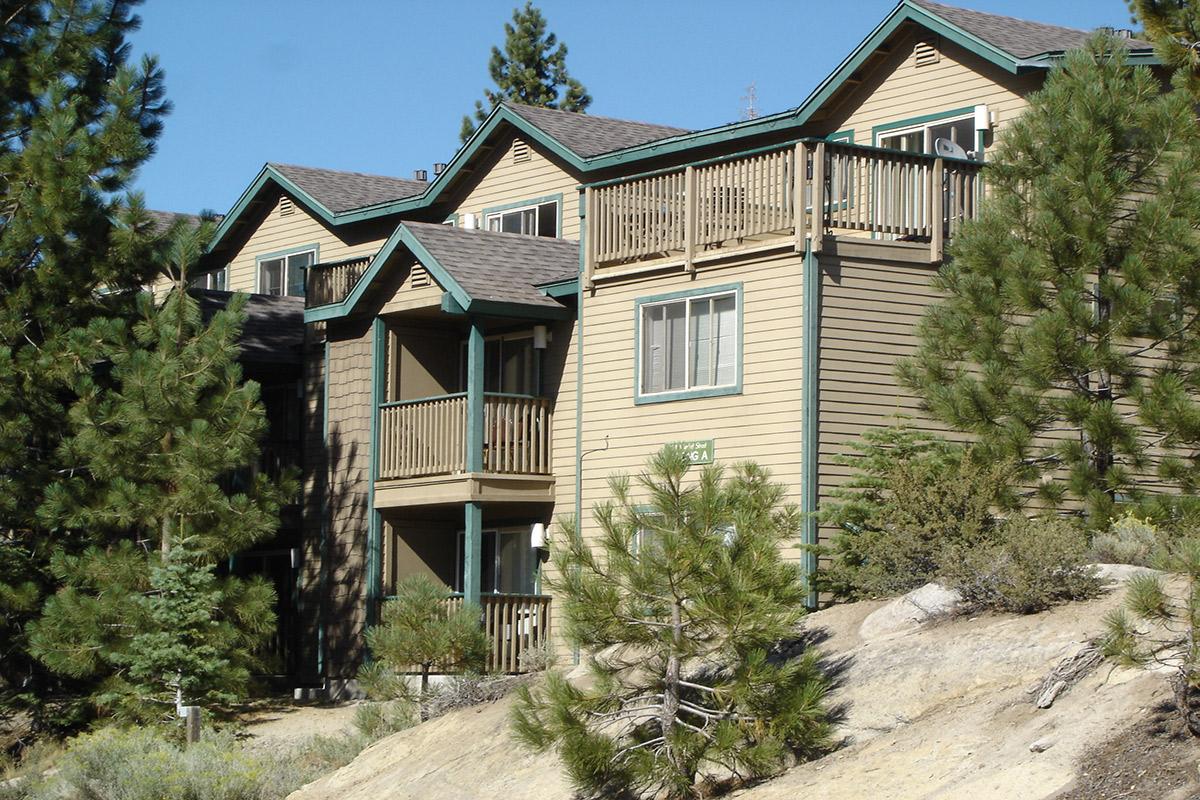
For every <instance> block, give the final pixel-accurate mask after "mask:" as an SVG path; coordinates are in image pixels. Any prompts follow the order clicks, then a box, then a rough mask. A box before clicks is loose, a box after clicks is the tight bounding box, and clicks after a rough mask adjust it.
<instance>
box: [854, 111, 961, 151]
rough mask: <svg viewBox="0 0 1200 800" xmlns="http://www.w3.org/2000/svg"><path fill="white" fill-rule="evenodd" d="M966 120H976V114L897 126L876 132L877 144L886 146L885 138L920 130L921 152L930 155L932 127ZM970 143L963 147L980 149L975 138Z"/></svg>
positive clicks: (877, 145) (931, 149)
mask: <svg viewBox="0 0 1200 800" xmlns="http://www.w3.org/2000/svg"><path fill="white" fill-rule="evenodd" d="M964 120H970V121H972V122H974V120H975V114H974V113H970V114H960V115H959V116H955V117H946V118H945V119H935V120H932V121H930V122H922V123H921V124H919V125H910V126H909V127H907V128H896V129H895V130H890V131H881V132H879V133H876V134H875V146H876V147H884V146H885V145H883V144H881V142H882V141H883V140H884V139H891V138H893V137H895V136H907V135H908V134H910V133H917V132H918V131H920V132H921V133H922V134H923V135H922V139H921V141H922V144H921V147H922V148H924V149H923V150H922V151H921V152H922V153H923V154H925V155H930V154H932V153H933V140H932V139H931V138H929V131H930V129H931V128H936V127H938V126H940V125H948V124H950V123H952V122H963V121H964ZM972 131H973V132H974V128H973V127H972ZM970 145H971V146H970V147H963V150H966V151H968V152H970V151H972V150H978V149H979V148H978V143H977V142H976V141H975V140H972V141H971V142H970ZM959 146H960V147H962V144H961V143H959Z"/></svg>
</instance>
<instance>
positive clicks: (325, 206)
mask: <svg viewBox="0 0 1200 800" xmlns="http://www.w3.org/2000/svg"><path fill="white" fill-rule="evenodd" d="M268 184H272V185H274V186H277V187H279V188H280V189H282V190H283V191H285V192H287V193H288V194H289V195H291V196H292V197H293V198H294V199H295V200H296V201H298V202H299V203H301V204H302V205H304V207H305V208H307V209H308V210H309V211H311V212H312V214H313V215H314V216H316V217H318V218H320V219H321V220H323V221H324V222H325V223H326V224H328V225H341V224H345V223H348V222H357V221H358V220H362V219H371V218H373V217H377V216H383V215H385V214H390V213H394V211H393V207H394V206H395V205H396V204H397V203H401V202H404V201H405V200H407V199H410V198H418V197H420V196H421V195H422V194H423V193H424V192H425V191H426V190H427V189H428V188H429V184H428V183H426V182H425V181H411V180H407V179H405V178H390V177H387V176H384V175H368V174H366V173H363V172H346V171H343V170H333V169H322V168H320V167H301V166H296V165H294V164H274V163H271V162H268V163H266V164H264V165H263V168H262V169H261V170H259V173H258V175H257V176H255V178H254V180H253V181H252V182H251V183H250V185H249V186H247V187H246V189H245V191H243V192H242V194H241V196H240V197H239V198H238V199H237V202H236V203H234V204H233V208H232V209H230V211H229V213H228V214H226V215H225V216H224V218H222V219H221V224H220V225H218V226H217V230H216V233H215V234H214V235H213V240H212V242H210V243H209V245H208V252H212V251H213V250H216V249H217V248H218V247H220V246H221V245H222V244H223V243H224V241H225V239H226V238H227V237H228V236H229V235H230V234H231V232H232V231H233V230H234V229H235V228H237V227H238V226H239V225H241V224H242V222H243V219H242V218H243V216H244V215H245V213H246V211H247V210H248V209H250V208H252V207H254V206H255V205H256V204H258V203H259V200H258V198H259V195H260V194H261V193H262V191H263V189H264V188H266V187H267V185H268Z"/></svg>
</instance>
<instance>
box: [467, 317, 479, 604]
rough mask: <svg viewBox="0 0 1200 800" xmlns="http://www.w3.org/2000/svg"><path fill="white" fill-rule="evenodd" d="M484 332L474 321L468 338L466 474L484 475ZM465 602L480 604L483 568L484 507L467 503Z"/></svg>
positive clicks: (476, 321)
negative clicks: (481, 473) (477, 473)
mask: <svg viewBox="0 0 1200 800" xmlns="http://www.w3.org/2000/svg"><path fill="white" fill-rule="evenodd" d="M483 352H484V342H483V328H481V327H480V325H479V320H478V319H477V318H475V317H472V318H471V330H470V333H468V334H467V426H466V427H467V435H466V448H467V453H466V456H467V457H466V468H467V472H482V471H483V367H484V358H483ZM464 517H465V519H464V525H463V530H464V531H465V536H464V537H463V538H464V540H465V541H464V543H463V545H464V546H463V573H464V574H463V599H464V600H465V601H466V602H468V603H475V604H477V605H478V603H479V590H480V581H481V575H482V567H483V505H482V504H481V503H476V502H468V503H466V504H465V506H464Z"/></svg>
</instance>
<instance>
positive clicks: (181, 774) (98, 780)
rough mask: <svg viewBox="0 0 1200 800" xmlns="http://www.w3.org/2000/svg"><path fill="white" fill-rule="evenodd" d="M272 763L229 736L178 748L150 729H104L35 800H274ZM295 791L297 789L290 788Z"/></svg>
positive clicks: (72, 752)
mask: <svg viewBox="0 0 1200 800" xmlns="http://www.w3.org/2000/svg"><path fill="white" fill-rule="evenodd" d="M271 777H273V771H272V770H271V769H270V765H269V764H266V763H264V762H263V761H262V760H259V759H257V758H255V757H253V756H251V755H250V754H248V753H246V752H244V751H243V750H242V749H241V748H240V747H239V746H238V745H237V743H236V742H235V741H234V740H233V739H232V737H230V736H228V735H220V734H210V735H209V736H207V737H206V738H205V739H204V740H203V741H201V742H199V743H197V744H194V745H192V746H190V747H188V748H186V749H180V748H179V747H178V746H176V745H174V744H172V743H171V742H168V741H166V740H164V739H163V738H161V737H160V736H159V735H158V734H157V733H155V732H154V731H153V730H151V729H144V728H143V729H117V728H108V729H105V730H101V731H98V732H96V733H92V734H87V735H85V736H81V737H79V738H78V739H76V740H75V741H74V742H73V743H72V745H71V747H70V749H69V750H68V751H67V753H66V755H65V756H64V757H63V758H62V760H61V761H60V763H59V770H58V772H57V774H56V775H55V776H54V777H53V778H51V779H49V780H47V781H46V782H45V786H43V787H42V788H41V789H40V791H39V792H38V793H37V794H33V795H31V797H32V798H36V800H43V798H45V800H49V798H61V800H93V798H96V799H97V800H100V799H104V800H107V799H108V798H114V800H116V799H117V798H119V800H275V798H279V797H283V796H284V795H285V794H286V792H284V793H283V794H280V792H281V791H283V789H284V787H276V786H272V785H271V784H272V783H273V781H272V780H270V779H269V778H271ZM292 788H295V787H292Z"/></svg>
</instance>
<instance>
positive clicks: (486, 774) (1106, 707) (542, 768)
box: [289, 592, 1200, 800]
mask: <svg viewBox="0 0 1200 800" xmlns="http://www.w3.org/2000/svg"><path fill="white" fill-rule="evenodd" d="M1117 602H1119V592H1117V593H1113V594H1110V595H1108V596H1106V597H1103V598H1100V599H1098V600H1095V601H1092V602H1088V603H1076V604H1072V605H1068V606H1065V607H1062V608H1058V609H1055V610H1053V611H1050V612H1046V613H1044V614H1040V615H1036V616H1029V617H1016V616H1005V615H984V616H978V617H974V618H958V619H953V620H949V621H944V622H940V623H935V624H932V625H926V626H924V627H922V628H920V629H916V630H908V631H902V632H898V633H893V634H891V635H887V636H882V637H880V636H875V637H873V638H870V639H864V638H863V637H862V636H860V635H859V627H860V625H861V623H862V621H863V620H864V619H865V618H866V617H867V616H868V615H869V614H870V613H871V612H872V611H874V610H876V609H877V608H878V607H879V606H880V604H878V603H857V604H853V605H847V606H841V607H837V608H833V609H829V610H827V611H822V612H820V613H818V614H814V615H812V616H810V617H809V618H808V621H807V628H808V630H809V631H810V634H811V635H812V636H813V637H814V638H816V639H818V640H820V647H821V648H822V650H823V651H824V652H826V653H827V654H828V660H829V663H830V664H831V665H832V666H833V668H834V671H835V673H836V675H837V680H838V689H837V690H836V692H835V694H834V700H835V702H837V703H839V704H841V705H842V706H843V707H844V710H845V713H844V718H843V719H842V721H841V723H840V726H839V735H840V736H842V737H844V739H845V741H846V744H845V746H844V747H842V748H841V749H840V750H838V751H836V752H834V753H832V754H831V755H829V756H826V757H825V758H823V759H821V760H819V761H815V762H811V763H808V764H803V765H800V766H798V767H796V768H795V769H793V770H791V771H789V772H788V773H786V774H785V775H783V776H781V777H779V778H777V779H775V780H773V781H769V782H766V783H763V784H760V785H758V786H754V787H751V788H748V789H744V790H742V791H741V792H739V793H738V794H737V795H736V796H737V797H738V798H741V799H742V800H774V799H775V798H779V800H782V799H783V798H789V799H790V798H795V797H821V798H822V800H841V799H842V798H845V799H846V800H850V799H851V798H853V799H854V800H858V799H859V798H873V799H874V798H879V799H880V800H884V799H890V798H895V799H896V800H899V799H900V798H914V799H915V798H970V800H993V798H994V799H995V800H1000V799H1001V798H1003V799H1004V800H1008V799H1009V798H1023V799H1027V800H1036V799H1037V798H1047V799H1048V798H1052V797H1054V796H1055V795H1056V794H1061V793H1063V792H1065V791H1066V790H1068V789H1069V788H1070V787H1071V785H1072V782H1073V781H1076V779H1077V778H1079V776H1080V774H1081V772H1082V771H1083V767H1082V766H1081V765H1084V764H1085V762H1086V761H1087V759H1086V756H1088V754H1089V753H1090V752H1091V751H1093V750H1097V749H1098V748H1101V747H1102V746H1103V745H1104V744H1105V743H1106V742H1108V741H1109V740H1111V739H1113V737H1114V736H1116V735H1117V734H1119V733H1120V732H1122V731H1124V730H1125V729H1127V728H1130V727H1131V726H1133V725H1135V724H1136V723H1138V721H1140V720H1144V719H1146V718H1147V717H1148V716H1149V715H1150V714H1151V712H1152V709H1153V708H1154V707H1155V706H1156V705H1161V704H1162V703H1163V702H1164V701H1166V700H1168V699H1169V692H1167V691H1166V687H1165V682H1164V680H1163V677H1162V676H1161V675H1157V674H1147V673H1141V672H1132V671H1126V670H1112V669H1110V668H1109V667H1108V666H1107V665H1104V666H1101V667H1100V668H1099V669H1098V670H1097V671H1095V672H1094V673H1092V674H1091V675H1089V676H1088V677H1087V678H1085V679H1084V680H1083V681H1082V682H1080V683H1079V684H1078V685H1076V686H1075V687H1074V688H1073V689H1071V690H1070V691H1069V692H1067V693H1066V694H1063V695H1060V696H1059V698H1058V699H1057V700H1056V701H1055V703H1054V705H1053V706H1052V707H1051V708H1049V709H1045V710H1039V709H1037V708H1035V707H1034V702H1033V694H1031V693H1030V689H1031V688H1032V687H1033V686H1034V685H1036V684H1037V683H1038V682H1039V681H1040V680H1041V678H1042V677H1043V676H1045V675H1046V674H1047V673H1048V672H1049V671H1050V670H1051V669H1053V667H1054V666H1055V665H1056V664H1057V663H1058V662H1059V660H1060V659H1062V658H1064V657H1066V656H1069V655H1072V654H1074V653H1075V652H1077V651H1078V650H1079V649H1080V648H1081V647H1082V646H1083V645H1084V644H1086V643H1087V641H1088V640H1089V639H1090V638H1092V637H1095V636H1097V635H1098V634H1099V633H1100V632H1101V630H1102V628H1103V622H1102V620H1103V616H1104V614H1105V612H1107V611H1108V610H1109V609H1110V608H1112V607H1113V606H1115V605H1116V604H1117ZM507 713H508V703H507V702H499V703H494V704H490V705H486V706H482V707H479V708H475V709H468V710H465V711H459V712H455V713H452V714H450V715H447V716H445V717H442V718H440V719H437V720H434V721H432V722H429V723H426V724H424V725H421V726H418V727H417V728H413V729H411V730H408V731H404V732H402V733H399V734H396V735H395V736H392V737H390V738H388V739H385V740H383V741H381V742H379V743H378V744H376V745H374V746H373V747H371V748H369V749H368V750H366V751H365V752H364V753H363V754H362V755H361V756H359V758H358V759H356V760H355V761H354V762H353V763H351V764H350V765H348V766H347V767H345V768H344V769H342V770H340V771H338V772H336V773H334V774H333V775H330V776H327V777H326V778H323V779H322V780H320V781H317V782H316V783H313V784H310V785H309V786H306V787H305V788H303V789H301V790H300V791H298V792H296V793H294V794H293V795H292V796H291V798H289V800H393V799H394V800H401V799H405V798H414V799H416V798H420V800H434V799H435V798H462V799H463V800H469V799H470V798H481V799H482V798H498V797H501V798H506V800H519V799H520V798H531V799H533V798H536V799H537V800H567V798H570V797H571V791H570V787H569V786H568V785H567V783H566V781H565V780H564V779H563V778H562V776H561V774H560V772H559V770H558V767H557V764H556V762H555V759H554V758H553V757H547V756H540V757H539V756H531V755H528V754H527V753H525V752H524V751H522V750H520V749H519V748H518V747H517V746H516V745H515V744H514V743H513V742H512V741H511V740H510V738H509V736H508V731H507V719H506V715H507ZM1031 745H1035V746H1034V747H1033V748H1032V749H1031ZM1187 747H1188V748H1190V747H1191V744H1190V743H1188V744H1187ZM1172 752H1174V753H1175V756H1173V757H1175V758H1178V753H1179V752H1183V753H1185V754H1186V753H1188V752H1193V753H1194V751H1193V750H1187V749H1185V750H1183V751H1172ZM1197 755H1198V756H1200V754H1197ZM1192 763H1193V764H1194V763H1195V760H1194V759H1193V762H1192ZM1179 774H1180V776H1183V777H1180V778H1178V782H1180V783H1181V786H1180V787H1179V792H1180V793H1178V794H1175V792H1174V788H1173V787H1169V786H1168V787H1164V786H1158V787H1157V788H1156V793H1155V794H1154V795H1151V796H1153V797H1155V800H1176V798H1186V797H1191V796H1193V792H1194V791H1195V790H1197V789H1198V788H1200V786H1197V785H1195V784H1194V783H1189V781H1195V777H1196V775H1197V772H1196V769H1195V768H1194V767H1192V768H1190V769H1188V770H1184V771H1182V772H1180V773H1179ZM1167 789H1170V790H1171V791H1165V790H1167ZM1114 796H1116V795H1114ZM1122 796H1125V797H1131V798H1133V797H1139V796H1143V795H1141V794H1139V793H1137V791H1136V787H1134V791H1133V792H1132V793H1128V794H1124V795H1122Z"/></svg>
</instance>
